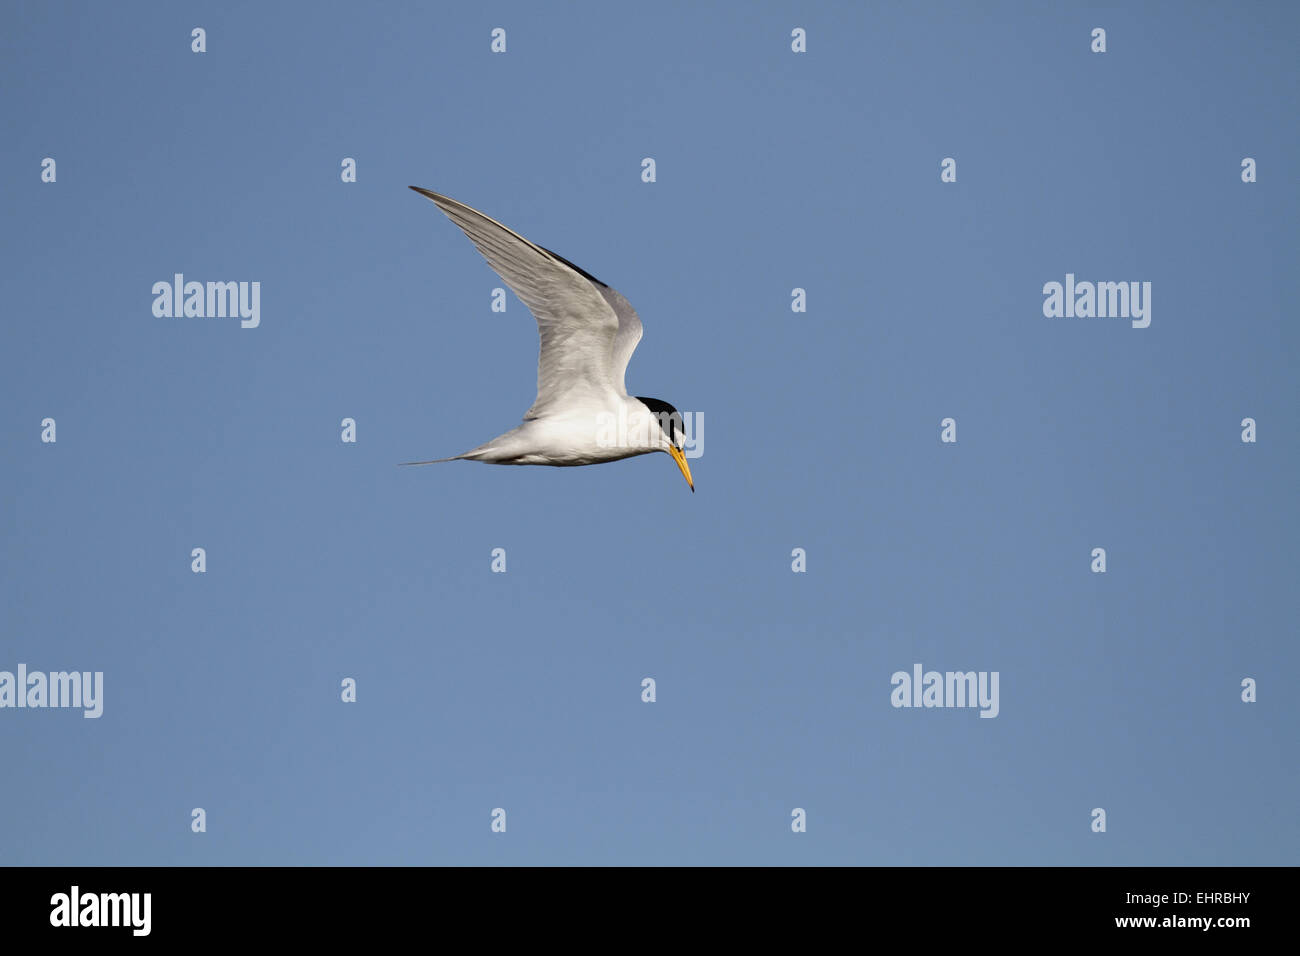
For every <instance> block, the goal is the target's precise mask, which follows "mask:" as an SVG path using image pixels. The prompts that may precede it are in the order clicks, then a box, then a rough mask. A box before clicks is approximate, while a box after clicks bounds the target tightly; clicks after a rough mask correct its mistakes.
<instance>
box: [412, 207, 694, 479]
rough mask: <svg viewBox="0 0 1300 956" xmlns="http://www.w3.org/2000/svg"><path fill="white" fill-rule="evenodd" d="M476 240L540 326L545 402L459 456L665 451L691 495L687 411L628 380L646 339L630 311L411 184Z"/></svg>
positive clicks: (555, 458) (562, 266) (545, 460)
mask: <svg viewBox="0 0 1300 956" xmlns="http://www.w3.org/2000/svg"><path fill="white" fill-rule="evenodd" d="M411 188H412V189H414V190H415V191H416V192H418V193H420V194H421V195H422V196H425V197H427V198H428V199H431V200H432V201H433V202H434V203H436V204H437V206H438V208H439V209H441V210H442V211H443V212H444V213H446V214H447V218H449V219H450V220H451V221H452V222H454V223H455V224H456V225H457V226H459V227H460V228H461V230H462V231H464V233H465V235H467V236H469V238H470V240H471V241H473V243H474V245H475V246H476V247H477V248H478V250H479V252H481V253H482V254H483V257H484V258H485V259H487V261H488V265H490V266H491V267H492V268H493V269H494V270H495V271H496V273H497V274H498V275H499V276H501V278H502V279H504V280H505V282H506V284H507V285H508V286H510V288H511V289H513V290H514V292H515V294H516V295H517V296H519V298H520V300H521V301H522V302H523V303H524V305H526V306H527V307H528V310H529V311H530V312H532V314H533V317H534V318H535V319H536V320H537V331H538V335H539V337H540V339H541V348H540V350H539V352H538V357H537V399H536V401H534V402H533V406H532V408H530V409H529V410H528V412H527V413H526V414H525V415H524V420H523V423H522V424H520V425H519V426H518V427H516V428H512V429H511V430H510V431H508V432H505V433H503V434H501V435H498V436H497V437H496V438H494V439H492V440H491V441H489V442H485V443H484V444H482V445H479V446H478V447H476V448H471V449H470V450H469V451H467V452H465V453H463V454H460V455H454V456H452V457H451V458H438V459H434V460H433V461H419V462H407V464H412V465H427V464H434V463H435V462H441V461H461V460H464V461H481V462H487V463H489V464H495V465H559V466H568V465H595V464H600V463H602V462H608V461H618V460H619V459H622V458H631V457H633V456H634V455H646V454H650V453H651V452H657V451H662V452H666V453H668V454H669V455H671V456H672V457H673V460H674V461H676V462H677V467H678V468H679V469H681V472H682V475H683V476H684V477H685V478H686V482H687V484H689V485H690V486H691V490H692V491H694V490H695V483H694V481H693V480H692V478H691V471H690V467H689V466H688V465H687V464H686V458H685V455H684V454H683V453H682V448H683V447H684V442H685V429H684V426H683V423H682V417H681V414H680V413H679V412H678V411H677V410H676V409H675V408H673V407H672V406H671V405H669V404H668V403H667V402H662V401H659V400H658V399H653V398H634V397H632V396H630V395H628V393H627V387H626V384H625V381H624V378H625V374H626V372H627V364H628V361H629V360H630V359H631V358H632V353H633V352H634V351H635V350H636V346H637V343H638V342H640V341H641V320H640V318H639V317H638V316H637V314H636V311H635V310H634V309H633V308H632V306H631V304H630V303H629V302H628V301H627V299H625V298H623V296H621V295H619V293H618V292H616V291H615V290H614V289H611V288H610V287H609V286H607V285H605V283H603V282H601V281H600V280H599V279H597V278H596V277H595V276H592V275H590V274H589V273H587V272H584V271H583V270H582V269H580V268H578V267H577V266H575V265H574V264H573V263H571V262H569V261H568V260H567V259H565V258H563V257H562V256H559V255H556V254H555V253H553V252H551V251H550V250H548V249H544V248H542V247H541V246H538V245H536V244H535V243H532V242H529V241H528V240H527V239H525V238H524V237H523V236H521V235H519V234H518V233H517V232H514V231H513V230H511V229H509V228H507V227H506V226H503V225H502V224H501V223H499V222H497V221H496V220H495V219H492V218H490V217H488V216H485V215H484V214H483V213H481V212H479V211H478V210H476V209H472V208H470V207H469V206H466V205H465V204H464V203H461V202H457V201H456V200H454V199H449V198H448V197H446V196H441V195H439V194H438V193H435V192H430V191H429V190H427V189H421V188H419V187H418V186H412V187H411Z"/></svg>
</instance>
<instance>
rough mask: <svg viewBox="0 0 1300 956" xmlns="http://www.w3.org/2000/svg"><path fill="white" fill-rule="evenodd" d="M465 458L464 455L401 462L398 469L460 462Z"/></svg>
mask: <svg viewBox="0 0 1300 956" xmlns="http://www.w3.org/2000/svg"><path fill="white" fill-rule="evenodd" d="M464 457H465V456H464V455H452V456H451V457H450V458H431V459H429V460H428V461H399V462H398V463H397V467H398V468H402V467H404V466H406V465H436V464H438V463H439V462H442V461H460V460H461V459H462V458H464Z"/></svg>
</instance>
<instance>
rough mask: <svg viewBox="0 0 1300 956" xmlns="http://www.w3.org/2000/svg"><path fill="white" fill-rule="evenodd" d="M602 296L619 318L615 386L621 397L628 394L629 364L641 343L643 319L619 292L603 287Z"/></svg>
mask: <svg viewBox="0 0 1300 956" xmlns="http://www.w3.org/2000/svg"><path fill="white" fill-rule="evenodd" d="M600 294H601V295H602V296H604V297H605V301H606V302H608V303H609V307H610V308H611V309H613V310H614V314H615V315H616V316H618V332H617V334H615V336H614V384H615V385H616V386H618V392H619V394H620V395H626V394H627V383H626V382H625V381H624V379H625V378H626V376H627V363H628V362H630V361H631V360H632V353H633V352H635V351H636V346H637V343H638V342H640V341H641V317H640V316H639V315H637V314H636V309H634V308H632V303H631V302H629V301H627V299H625V298H623V297H622V296H621V295H619V294H618V292H617V290H615V289H611V288H610V287H609V286H603V287H602V288H601V289H600Z"/></svg>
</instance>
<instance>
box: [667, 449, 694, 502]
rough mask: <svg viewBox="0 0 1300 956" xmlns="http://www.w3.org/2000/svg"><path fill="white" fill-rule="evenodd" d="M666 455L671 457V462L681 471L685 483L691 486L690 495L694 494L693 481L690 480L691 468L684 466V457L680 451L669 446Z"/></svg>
mask: <svg viewBox="0 0 1300 956" xmlns="http://www.w3.org/2000/svg"><path fill="white" fill-rule="evenodd" d="M668 454H670V455H672V456H673V461H675V462H677V467H678V468H680V469H681V472H682V477H683V478H685V479H686V483H687V484H688V485H690V486H691V494H694V493H695V480H694V479H693V478H691V466H690V465H688V464H686V456H685V455H683V454H682V451H681V449H680V448H678V447H677V446H676V445H670V446H669V447H668Z"/></svg>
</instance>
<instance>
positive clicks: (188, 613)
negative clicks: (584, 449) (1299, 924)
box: [0, 3, 1300, 865]
mask: <svg viewBox="0 0 1300 956" xmlns="http://www.w3.org/2000/svg"><path fill="white" fill-rule="evenodd" d="M4 20H5V24H4V25H5V29H3V30H0V50H2V52H3V56H0V78H2V81H3V82H2V84H0V86H2V89H3V94H2V97H0V104H3V105H2V107H0V108H2V109H3V119H4V124H3V126H4V129H5V131H6V135H5V137H4V143H3V146H0V174H2V175H3V179H4V182H6V183H7V184H8V187H7V188H6V189H4V190H3V191H2V192H0V205H2V206H3V217H2V218H0V253H3V257H4V261H5V263H6V268H5V269H4V271H3V273H0V283H2V284H3V285H2V290H3V296H4V302H5V304H6V309H5V313H6V320H5V330H4V343H5V344H4V348H3V349H0V396H2V397H3V408H4V411H5V414H4V416H3V423H2V426H0V427H3V443H2V445H0V447H2V448H3V455H4V462H3V464H4V468H3V472H2V474H3V476H4V477H3V480H2V481H0V506H2V508H0V531H2V532H3V541H4V546H3V549H0V561H2V562H3V564H2V565H0V570H2V571H3V574H2V577H0V582H2V584H0V588H2V590H0V597H2V598H3V600H2V601H0V670H9V671H13V670H15V669H16V668H17V666H18V665H19V664H20V663H22V664H25V665H26V666H27V667H28V669H29V670H40V671H57V670H73V669H75V670H85V671H102V672H103V673H104V713H103V716H102V717H101V718H99V719H97V720H87V719H83V718H82V716H81V714H80V712H78V711H72V710H54V709H45V710H29V709H23V710H14V709H3V710H0V756H2V758H3V762H4V766H5V774H4V776H5V785H4V786H3V788H0V817H3V819H5V820H6V821H7V823H8V825H7V826H6V828H5V829H6V832H5V837H4V840H3V841H0V862H2V863H5V864H219V865H222V864H486V865H494V864H526V865H532V864H652V865H655V864H1089V865H1091V864H1098V865H1100V864H1121V865H1130V864H1175V865H1181V864H1294V863H1296V861H1297V856H1298V853H1297V851H1298V850H1300V824H1298V823H1297V820H1296V815H1295V807H1296V805H1297V803H1298V802H1300V779H1298V775H1297V770H1296V768H1297V766H1298V765H1300V761H1298V760H1297V756H1298V754H1297V743H1296V740H1297V735H1296V728H1297V726H1300V709H1298V708H1297V703H1296V697H1295V692H1294V688H1293V687H1292V686H1291V682H1292V681H1293V677H1294V675H1295V674H1296V673H1297V669H1298V665H1300V654H1298V653H1297V651H1296V644H1295V640H1294V638H1295V619H1296V600H1295V589H1294V588H1295V571H1296V567H1297V560H1296V557H1297V556H1296V545H1295V541H1296V540H1297V532H1298V531H1300V528H1298V524H1300V521H1298V519H1300V509H1298V507H1297V503H1296V495H1295V489H1296V487H1297V478H1298V477H1300V460H1298V458H1297V451H1296V449H1297V442H1296V435H1295V429H1294V420H1295V413H1296V409H1297V407H1300V405H1298V404H1297V398H1300V395H1298V394H1297V392H1298V389H1297V385H1296V381H1297V379H1296V375H1295V365H1296V358H1297V332H1296V325H1295V303H1296V302H1297V301H1298V297H1300V288H1298V286H1300V282H1298V280H1297V272H1296V270H1295V262H1296V254H1297V252H1298V251H1300V248H1298V243H1297V238H1298V233H1297V223H1300V209H1298V208H1297V206H1298V205H1300V201H1298V198H1297V193H1296V190H1295V188H1294V173H1293V171H1292V170H1291V168H1290V166H1291V164H1292V163H1293V162H1294V159H1295V156H1296V155H1297V150H1298V149H1300V135H1298V133H1297V124H1296V122H1295V116H1296V113H1297V100H1298V96H1297V93H1298V89H1297V77H1298V73H1297V68H1296V63H1295V57H1294V37H1295V36H1296V32H1297V29H1300V12H1298V10H1297V8H1296V7H1295V5H1293V4H1286V3H1262V4H1257V5H1250V6H1248V7H1246V8H1240V7H1231V6H1229V5H1227V4H1182V3H1166V4H1155V3H1144V4H1139V5H1114V4H1099V5H1081V4H1071V5H1063V4H1062V5H1057V4H1048V5H1038V4H980V5H973V4H925V5H921V4H903V3H884V4H876V3H873V4H849V3H842V4H832V3H825V4H813V5H804V4H788V5H787V4H779V3H759V4H744V5H741V4H726V5H724V4H710V5H702V6H701V5H693V4H653V5H630V4H629V5H622V6H620V7H618V8H611V7H610V6H609V5H605V4H594V3H589V4H566V5H562V6H561V5H551V4H547V5H537V4H527V3H500V4H495V5H492V6H491V7H488V8H484V7H482V6H479V5H468V4H466V5H461V6H459V7H457V6H451V5H436V6H431V5H427V4H414V3H412V4H404V5H385V6H384V7H383V8H381V9H378V10H376V9H374V8H372V7H366V6H364V5H363V6H357V5H351V4H348V5H339V6H337V7H336V8H330V7H327V6H324V5H313V6H312V7H310V8H308V7H306V6H297V7H295V6H291V5H288V4H243V3H231V4H212V5H186V6H181V5H173V4H127V5H125V6H116V7H112V8H109V7H103V6H99V5H90V4H36V3H28V4H10V5H7V6H6V11H5V14H4ZM194 27H203V28H204V29H205V30H206V42H207V50H206V52H205V53H202V54H197V53H194V52H192V51H191V30H192V29H193V28H194ZM495 27H502V28H504V29H505V30H506V37H507V50H506V52H505V53H504V54H493V53H492V52H491V51H490V49H489V44H490V39H491V38H490V32H491V30H492V29H493V28H495ZM795 27H803V28H805V29H806V30H807V37H808V39H807V48H808V49H807V52H806V53H802V54H796V53H793V52H792V51H791V49H790V43H791V40H790V32H791V30H792V29H794V28H795ZM1094 27H1102V28H1104V29H1105V30H1106V31H1107V51H1106V52H1105V53H1104V54H1103V53H1092V52H1091V51H1090V49H1089V47H1090V34H1091V31H1092V29H1093V28H1094ZM45 157H50V158H53V159H54V160H55V161H56V163H57V167H56V170H57V179H56V181H55V182H53V183H47V182H42V180H41V162H42V160H43V159H44V158H45ZM344 157H352V158H355V159H356V161H357V181H356V182H355V183H343V182H341V179H340V163H341V161H342V160H343V158H344ZM645 157H652V158H654V159H655V161H656V167H657V168H656V172H657V181H655V182H653V183H645V182H642V180H641V162H642V159H643V158H645ZM945 157H952V158H953V159H955V160H956V163H957V181H956V182H955V183H942V182H940V175H939V174H940V162H941V161H942V160H943V159H944V158H945ZM1244 157H1251V158H1253V159H1254V160H1255V161H1256V163H1257V169H1258V181H1257V182H1255V183H1250V184H1247V183H1243V182H1242V181H1241V162H1242V159H1243V158H1244ZM411 184H414V185H420V186H425V187H428V188H431V189H435V190H437V191H440V192H443V193H446V194H448V195H450V196H453V197H455V198H457V199H460V200H462V201H464V202H467V203H469V204H470V205H472V206H475V207H477V208H479V209H482V210H483V211H484V212H486V213H487V214H489V215H491V216H494V217H496V218H498V219H500V220H502V221H503V222H505V223H506V224H507V225H509V226H511V227H512V228H514V229H516V230H518V231H519V232H521V233H522V234H524V235H525V236H528V237H529V238H530V239H533V240H534V241H536V242H538V243H540V244H542V245H544V246H546V247H547V248H550V249H554V250H555V251H556V252H558V253H560V254H561V255H563V256H565V257H567V258H569V259H571V260H572V261H574V262H576V263H578V264H579V265H581V266H582V267H583V268H584V269H586V270H587V271H589V272H591V273H592V274H594V275H596V276H598V277H600V278H601V279H602V280H604V281H606V282H608V283H609V284H611V285H612V286H614V287H615V288H617V289H618V290H619V291H621V292H622V293H623V294H624V295H626V296H627V297H628V299H630V300H631V302H632V304H633V305H634V306H635V307H636V309H637V310H638V312H639V313H640V315H641V318H642V320H643V322H644V324H645V338H644V339H643V341H642V343H641V346H640V348H639V349H638V351H637V353H636V355H635V356H634V358H633V360H632V363H631V366H630V368H629V371H628V386H629V390H630V391H631V392H632V393H633V394H637V395H648V396H653V397H657V398H660V399H665V400H667V401H669V402H671V403H672V404H674V405H676V406H677V407H678V408H680V409H682V410H683V411H690V412H694V413H702V414H703V416H704V419H705V422H706V424H705V433H704V446H703V447H704V454H703V456H702V457H700V458H698V459H695V460H694V461H692V469H693V471H694V474H695V480H696V487H697V493H696V494H695V495H691V494H690V492H689V491H688V490H687V489H686V487H685V485H684V483H683V481H682V479H681V477H680V475H678V474H677V470H676V468H675V467H674V466H673V464H672V462H671V461H670V460H669V459H668V458H667V457H666V456H662V455H653V456H646V457H642V458H636V459H632V460H629V461H623V462H618V463H614V464H608V465H601V466H596V467H589V468H576V469H549V468H504V467H492V466H486V465H479V464H472V463H464V462H458V463H453V464H447V465H439V466H433V467H429V468H419V469H402V468H397V467H395V464H396V463H397V462H401V461H407V460H411V459H416V458H432V457H438V456H443V455H451V454H455V453H457V452H460V451H463V450H465V449H467V448H469V447H471V446H473V445H475V444H478V443H479V442H482V441H485V440H486V439H488V438H491V437H493V436H494V435H496V434H498V433H500V432H502V431H504V430H506V429H507V428H509V427H512V426H513V425H514V424H516V423H517V422H518V420H519V418H520V416H521V415H522V413H523V412H524V411H525V409H527V408H528V406H529V405H530V404H531V402H532V400H533V395H534V385H535V366H536V350H537V338H536V331H535V326H534V323H533V321H532V319H531V318H530V317H529V316H528V314H527V312H526V311H525V310H524V308H523V306H522V304H521V303H520V302H519V301H518V300H517V299H515V298H514V297H513V295H512V296H510V298H509V301H508V307H507V311H506V312H505V313H504V314H500V313H494V312H492V311H491V310H490V296H491V290H492V289H493V288H495V287H497V286H499V285H501V282H500V280H499V279H498V278H497V277H496V276H495V275H494V274H493V273H492V272H491V270H490V269H489V268H488V267H487V266H486V265H485V264H484V263H483V262H482V260H481V259H480V257H479V256H478V254H477V253H476V252H475V250H474V249H473V247H472V246H471V244H470V243H469V241H468V240H467V239H466V238H465V237H464V236H463V235H462V234H461V233H460V232H459V230H457V229H456V228H455V227H454V226H453V225H452V224H451V223H450V222H448V221H447V220H446V219H445V218H444V217H443V216H442V215H441V214H440V213H439V212H438V210H437V209H436V208H435V207H434V206H433V205H432V204H430V203H429V202H427V201H426V200H424V199H422V198H420V197H418V196H416V195H415V194H413V193H411V192H410V191H409V190H408V189H407V188H406V187H407V186H408V185H411ZM178 272H179V273H184V274H185V276H186V277H187V279H194V280H199V281H208V280H212V281H229V280H234V281H258V282H260V283H261V324H260V326H259V327H258V328H256V329H243V328H241V327H240V324H239V322H238V320H235V319H198V318H179V319H176V318H171V319H168V318H157V317H155V316H154V315H153V312H152V308H151V307H152V302H153V295H152V294H151V288H152V286H153V284H154V283H156V282H159V281H170V280H171V278H172V276H173V275H174V274H175V273H178ZM1067 273H1072V274H1074V275H1076V276H1077V278H1078V279H1079V280H1080V281H1082V280H1091V281H1149V282H1151V284H1152V321H1151V325H1150V327H1149V328H1145V329H1135V328H1132V327H1131V325H1130V323H1129V322H1128V321H1125V320H1122V319H1113V318H1107V319H1098V318H1093V319H1064V318H1047V317H1045V316H1044V314H1043V308H1042V307H1043V298H1044V296H1043V293H1042V289H1043V286H1044V284H1045V283H1047V282H1052V281H1057V282H1063V281H1064V280H1065V276H1066V274H1067ZM794 288H803V289H805V290H806V293H807V311H806V312H804V313H795V312H792V311H791V307H790V303H791V290H792V289H794ZM345 417H351V418H354V419H355V420H356V422H357V435H358V440H357V442H356V443H355V444H344V443H343V442H341V441H340V431H341V429H340V422H341V420H342V419H343V418H345ZM947 417H952V418H954V419H955V420H956V422H957V437H958V440H957V442H956V443H955V444H951V443H948V444H945V443H942V442H941V441H940V421H941V420H942V419H944V418H947ZM1246 417H1251V418H1253V419H1255V421H1256V422H1257V429H1258V440H1257V441H1256V442H1255V443H1253V444H1246V443H1243V442H1242V441H1241V437H1240V436H1241V431H1242V429H1241V425H1240V423H1241V420H1242V419H1243V418H1246ZM45 418H53V419H55V421H56V423H57V442H55V443H54V444H48V443H43V442H42V441H41V422H42V420H43V419H45ZM196 547H202V548H204V549H205V550H206V554H207V570H206V572H205V573H203V574H194V573H192V572H191V570H190V564H191V557H190V555H191V550H192V549H193V548H196ZM1096 547H1103V548H1105V549H1106V552H1107V571H1106V573H1104V574H1094V573H1092V572H1091V571H1090V564H1091V560H1092V559H1091V552H1092V549H1094V548H1096ZM494 548H505V549H506V552H507V562H508V564H507V566H508V571H507V573H505V574H494V573H492V572H491V570H490V563H491V552H492V549H494ZM794 548H804V549H806V553H807V571H806V573H799V574H796V573H793V572H792V570H791V560H792V559H791V551H792V549H794ZM916 663H921V664H923V665H924V666H925V668H926V669H927V670H928V669H935V670H939V671H948V670H962V671H965V670H975V671H990V672H991V671H997V672H998V673H999V675H1000V712H999V715H998V716H997V718H996V719H980V718H979V717H978V715H977V712H976V711H975V710H971V709H956V708H935V709H926V708H921V709H896V708H894V707H892V706H891V704H890V693H891V690H892V687H891V684H890V678H891V675H892V674H893V673H894V672H896V671H900V670H903V671H910V670H911V669H912V666H913V665H914V664H916ZM345 677H352V678H354V679H355V680H356V681H357V697H358V699H357V702H356V703H354V704H345V703H343V702H342V701H341V700H340V682H341V681H342V679H343V678H345ZM645 677H652V678H654V679H655V681H656V682H657V700H656V701H655V702H654V703H653V704H647V703H643V702H642V701H641V697H640V693H641V681H642V679H643V678H645ZM1246 677H1250V678H1254V679H1255V680H1256V681H1257V682H1258V701H1257V702H1256V703H1252V704H1247V703H1243V702H1242V700H1241V699H1240V695H1241V681H1242V679H1243V678H1246ZM195 807H202V808H203V809H204V810H205V811H206V814H207V832H205V833H202V834H196V833H193V832H191V828H190V822H191V810H192V809H193V808H195ZM497 807H501V808H504V809H505V810H506V812H507V820H508V823H507V831H506V833H504V834H494V833H492V832H491V831H490V822H491V820H490V814H491V811H492V810H493V809H494V808H497ZM796 807H799V808H803V809H805V810H806V812H807V832H806V833H793V832H792V831H791V811H792V809H793V808H796ZM1096 807H1101V808H1104V809H1105V810H1106V813H1107V830H1106V832H1105V833H1094V832H1092V831H1091V828H1090V824H1091V822H1092V818H1091V815H1090V814H1091V811H1092V809H1093V808H1096Z"/></svg>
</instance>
